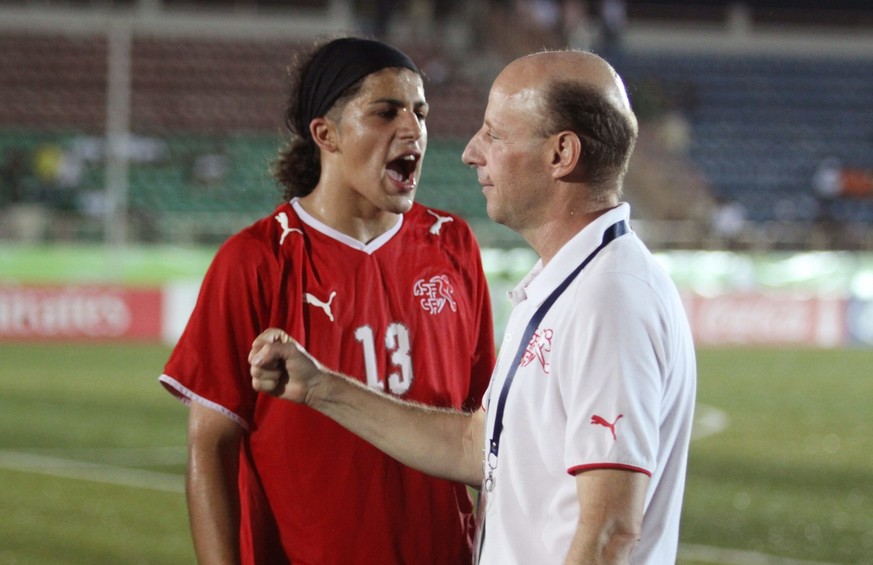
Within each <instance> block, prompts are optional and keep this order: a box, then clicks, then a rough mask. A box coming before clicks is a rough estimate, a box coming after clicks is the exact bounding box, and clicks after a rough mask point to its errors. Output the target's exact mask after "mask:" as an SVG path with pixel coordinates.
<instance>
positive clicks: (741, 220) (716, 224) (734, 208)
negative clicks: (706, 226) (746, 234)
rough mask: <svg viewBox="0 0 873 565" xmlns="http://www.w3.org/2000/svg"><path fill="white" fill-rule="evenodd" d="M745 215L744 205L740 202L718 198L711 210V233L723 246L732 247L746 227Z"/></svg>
mask: <svg viewBox="0 0 873 565" xmlns="http://www.w3.org/2000/svg"><path fill="white" fill-rule="evenodd" d="M746 216H747V212H746V207H745V206H743V205H742V204H741V203H740V202H738V201H736V200H726V199H719V200H718V201H717V202H716V205H715V208H713V210H712V218H711V224H712V233H713V234H714V235H715V236H716V237H717V238H718V239H719V241H721V242H723V243H724V244H725V247H728V248H730V247H733V246H734V244H735V243H736V241H737V239H738V238H739V237H740V236H741V235H742V234H743V231H744V230H745V228H746V219H747V217H746Z"/></svg>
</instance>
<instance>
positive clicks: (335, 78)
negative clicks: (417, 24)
mask: <svg viewBox="0 0 873 565" xmlns="http://www.w3.org/2000/svg"><path fill="white" fill-rule="evenodd" d="M391 67H403V68H407V69H410V70H412V71H414V72H416V73H420V71H419V70H418V67H416V66H415V63H413V62H412V59H410V58H409V57H408V56H406V54H405V53H403V52H402V51H399V50H398V49H395V48H394V47H391V46H389V45H385V44H384V43H381V42H379V41H373V40H371V39H358V38H354V37H345V38H342V39H335V40H333V41H331V42H330V43H328V44H326V45H324V46H323V47H321V48H320V49H319V50H318V51H317V52H316V53H315V55H314V56H313V57H312V60H311V61H310V63H309V67H308V69H307V71H306V74H305V75H304V76H303V80H302V82H301V85H300V102H301V103H300V114H301V118H303V120H302V122H301V125H302V126H303V127H304V128H305V130H304V131H302V132H300V134H301V135H303V136H304V137H306V138H308V137H309V124H310V123H311V122H312V120H314V119H315V118H318V117H321V116H324V115H325V114H326V113H327V112H328V111H329V110H330V108H331V106H333V104H334V102H336V101H337V98H339V97H340V95H341V94H342V92H343V91H344V90H345V89H347V88H348V87H350V86H351V85H353V84H355V83H356V82H358V81H359V80H361V79H362V78H364V77H365V76H367V75H370V74H372V73H375V72H376V71H380V70H382V69H387V68H391Z"/></svg>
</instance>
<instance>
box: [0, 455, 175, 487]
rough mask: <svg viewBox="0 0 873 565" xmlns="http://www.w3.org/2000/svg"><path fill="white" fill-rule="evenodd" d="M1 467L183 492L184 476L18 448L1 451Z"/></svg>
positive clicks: (67, 477) (54, 475)
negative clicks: (54, 455) (26, 451)
mask: <svg viewBox="0 0 873 565" xmlns="http://www.w3.org/2000/svg"><path fill="white" fill-rule="evenodd" d="M0 468H4V469H11V470H14V471H24V472H28V473H36V474H40V475H49V476H52V477H61V478H66V479H80V480H84V481H92V482H96V483H104V484H111V485H119V486H126V487H134V488H141V489H148V490H157V491H161V492H172V493H184V492H185V479H184V477H183V476H182V475H176V474H173V473H159V472H156V471H144V470H141V469H131V468H129V467H120V466H118V465H106V464H103V463H88V462H84V461H75V460H72V459H63V458H60V457H52V456H48V455H37V454H32V453H22V452H18V451H6V450H3V451H0Z"/></svg>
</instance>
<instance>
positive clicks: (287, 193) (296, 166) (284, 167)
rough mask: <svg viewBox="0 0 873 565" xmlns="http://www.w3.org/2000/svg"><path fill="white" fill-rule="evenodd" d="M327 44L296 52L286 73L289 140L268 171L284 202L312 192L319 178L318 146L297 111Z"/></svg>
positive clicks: (351, 92)
mask: <svg viewBox="0 0 873 565" xmlns="http://www.w3.org/2000/svg"><path fill="white" fill-rule="evenodd" d="M328 41H330V39H325V40H323V41H321V42H318V43H316V44H314V45H312V46H311V47H309V48H306V49H302V50H300V51H298V52H297V53H296V54H295V56H294V59H293V61H292V65H291V66H290V67H289V70H288V79H289V94H288V99H287V103H286V105H285V114H284V122H285V127H286V128H287V129H288V132H289V133H290V136H289V138H288V139H287V141H286V142H285V144H284V145H283V146H282V147H281V148H280V149H279V154H278V156H277V157H276V159H275V160H274V161H273V163H272V165H271V168H270V170H271V173H272V175H273V178H274V179H275V180H276V182H278V183H279V184H280V185H282V187H283V190H284V193H283V195H282V197H283V198H284V199H285V200H286V201H287V200H291V199H292V198H294V197H300V196H306V195H307V194H309V193H310V192H312V190H313V189H314V188H315V185H317V184H318V179H319V178H320V177H321V158H320V156H319V152H318V146H317V145H316V144H315V141H313V140H312V137H310V135H309V124H308V123H303V122H304V119H303V117H302V115H301V114H302V112H301V111H300V105H301V102H302V97H301V92H300V89H301V85H302V82H303V77H304V76H306V73H307V71H308V70H309V67H310V65H311V64H312V59H313V57H314V56H315V53H316V52H317V51H318V50H319V49H320V48H321V47H322V46H323V45H324V44H326V43H327V42H328ZM364 78H366V77H364ZM364 78H362V79H361V80H359V81H357V82H356V83H354V84H352V85H351V86H349V87H348V88H346V89H345V90H344V91H343V92H342V94H341V95H340V96H339V98H337V100H336V102H334V104H333V106H332V108H331V110H330V113H331V114H333V113H334V112H335V111H337V110H338V109H339V110H340V111H341V109H342V108H343V107H344V106H345V103H346V102H347V101H348V100H349V99H350V98H353V97H354V96H355V95H356V94H357V93H358V92H360V90H361V87H362V85H363V83H364Z"/></svg>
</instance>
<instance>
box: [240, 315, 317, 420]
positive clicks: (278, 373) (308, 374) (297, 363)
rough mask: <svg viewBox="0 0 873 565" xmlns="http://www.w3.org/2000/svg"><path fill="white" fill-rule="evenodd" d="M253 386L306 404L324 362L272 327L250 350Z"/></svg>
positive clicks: (256, 340)
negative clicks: (321, 362)
mask: <svg viewBox="0 0 873 565" xmlns="http://www.w3.org/2000/svg"><path fill="white" fill-rule="evenodd" d="M249 364H250V365H251V374H252V387H253V388H254V389H255V390H256V391H259V392H264V393H267V394H269V395H271V396H275V397H277V398H284V399H285V400H290V401H292V402H298V403H302V404H306V400H307V396H308V395H309V392H310V390H311V388H312V386H313V383H314V382H315V381H316V379H317V378H318V377H319V376H320V375H321V374H322V367H321V365H320V364H319V363H318V362H317V361H316V360H315V359H313V358H312V356H311V355H309V353H307V352H306V350H304V349H303V347H302V346H300V344H298V343H297V342H296V341H294V339H292V338H291V336H289V335H288V334H287V333H285V332H284V331H282V330H280V329H276V328H270V329H268V330H265V331H264V332H263V333H262V334H261V335H259V336H258V337H257V338H255V341H254V342H253V343H252V350H251V352H250V353H249Z"/></svg>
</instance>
